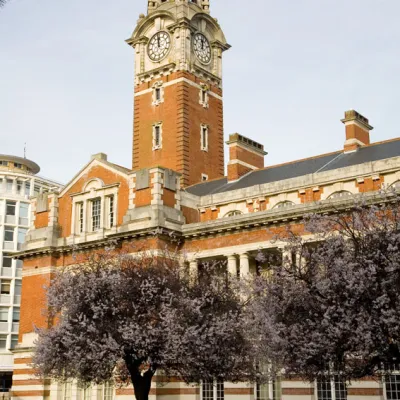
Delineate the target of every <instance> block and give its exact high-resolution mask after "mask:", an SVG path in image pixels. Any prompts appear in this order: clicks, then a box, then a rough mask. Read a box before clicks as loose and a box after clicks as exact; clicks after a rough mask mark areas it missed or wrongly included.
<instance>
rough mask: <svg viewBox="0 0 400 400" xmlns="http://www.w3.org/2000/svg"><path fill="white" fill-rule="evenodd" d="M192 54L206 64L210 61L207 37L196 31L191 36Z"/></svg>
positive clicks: (209, 47)
mask: <svg viewBox="0 0 400 400" xmlns="http://www.w3.org/2000/svg"><path fill="white" fill-rule="evenodd" d="M193 48H194V54H196V57H197V58H198V59H199V60H200V62H202V63H203V64H208V63H209V62H210V61H211V46H210V42H209V41H208V40H207V38H206V37H205V36H204V35H203V34H201V33H196V34H195V35H194V38H193Z"/></svg>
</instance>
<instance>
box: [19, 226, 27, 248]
mask: <svg viewBox="0 0 400 400" xmlns="http://www.w3.org/2000/svg"><path fill="white" fill-rule="evenodd" d="M27 232H28V229H25V228H18V250H21V249H22V245H23V244H24V243H25V237H26V233H27Z"/></svg>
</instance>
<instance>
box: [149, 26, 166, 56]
mask: <svg viewBox="0 0 400 400" xmlns="http://www.w3.org/2000/svg"><path fill="white" fill-rule="evenodd" d="M170 47H171V37H170V36H169V34H168V33H167V32H164V31H161V32H157V33H156V34H155V35H154V36H153V37H152V38H151V39H150V42H149V45H148V47H147V51H148V53H149V57H150V59H151V60H153V61H160V60H162V59H163V58H164V57H165V56H166V55H167V54H168V51H169V48H170Z"/></svg>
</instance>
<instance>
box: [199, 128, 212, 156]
mask: <svg viewBox="0 0 400 400" xmlns="http://www.w3.org/2000/svg"><path fill="white" fill-rule="evenodd" d="M209 136H210V128H209V126H208V125H207V124H201V125H200V150H201V151H208V143H209Z"/></svg>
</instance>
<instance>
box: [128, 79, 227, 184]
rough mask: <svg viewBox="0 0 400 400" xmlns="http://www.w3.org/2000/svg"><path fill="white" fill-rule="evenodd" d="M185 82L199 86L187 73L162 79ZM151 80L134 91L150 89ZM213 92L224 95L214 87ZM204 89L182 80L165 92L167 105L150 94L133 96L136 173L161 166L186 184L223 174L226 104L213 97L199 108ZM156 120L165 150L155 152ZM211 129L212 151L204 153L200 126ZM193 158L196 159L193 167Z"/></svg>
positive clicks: (166, 88)
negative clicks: (160, 123)
mask: <svg viewBox="0 0 400 400" xmlns="http://www.w3.org/2000/svg"><path fill="white" fill-rule="evenodd" d="M178 78H186V79H189V80H191V81H193V82H196V83H199V79H198V78H197V77H195V76H194V75H192V74H190V73H187V72H177V73H174V74H172V75H170V76H168V77H163V78H162V80H163V81H164V82H167V81H171V80H175V79H178ZM159 80H160V79H156V80H154V81H152V82H148V83H145V84H141V85H139V86H137V87H136V88H135V92H136V93H137V92H138V91H140V90H145V89H148V88H151V87H152V85H153V84H154V82H156V81H159ZM210 89H211V91H213V92H216V93H218V94H221V90H220V89H218V88H215V87H211V88H210ZM199 91H200V89H199V88H197V87H194V86H192V85H190V84H189V83H187V82H183V81H182V82H178V83H176V84H174V85H171V86H167V87H165V88H164V102H163V103H161V104H159V105H158V106H154V105H152V93H146V94H143V95H140V96H137V97H135V106H134V113H135V115H134V140H133V157H132V159H133V161H132V164H133V169H142V168H148V167H154V166H158V165H159V166H163V167H166V168H170V169H172V170H174V171H178V172H180V173H182V184H183V186H188V185H192V184H194V183H198V182H200V181H201V174H202V173H204V174H207V175H208V177H209V179H214V178H219V177H222V176H223V175H224V149H223V109H222V101H221V100H219V99H217V98H215V97H213V96H209V108H204V107H203V106H202V105H201V104H199ZM155 122H162V123H163V126H162V149H159V150H155V151H153V149H152V139H153V138H152V131H153V128H152V126H153V124H154V123H155ZM201 124H207V125H209V149H208V152H206V151H202V150H201V149H200V125H201ZM193 160H196V162H195V163H194V162H193Z"/></svg>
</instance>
